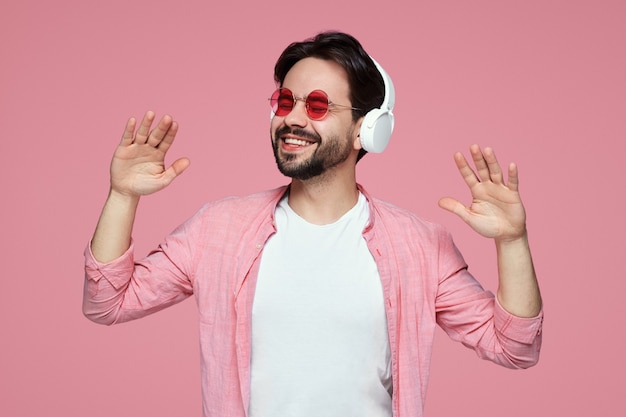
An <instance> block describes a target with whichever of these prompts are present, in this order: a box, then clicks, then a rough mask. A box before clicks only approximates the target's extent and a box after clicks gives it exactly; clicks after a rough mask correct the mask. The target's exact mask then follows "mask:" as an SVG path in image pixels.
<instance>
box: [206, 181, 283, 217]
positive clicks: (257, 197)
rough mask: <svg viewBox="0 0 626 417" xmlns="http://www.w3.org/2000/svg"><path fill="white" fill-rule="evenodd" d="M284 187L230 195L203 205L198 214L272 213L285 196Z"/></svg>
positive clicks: (245, 214)
mask: <svg viewBox="0 0 626 417" xmlns="http://www.w3.org/2000/svg"><path fill="white" fill-rule="evenodd" d="M286 188H287V187H286V186H282V187H278V188H274V189H270V190H264V191H259V192H256V193H252V194H247V195H240V196H238V195H231V196H228V197H223V198H220V199H218V200H214V201H210V202H208V203H205V204H204V205H203V206H202V208H201V209H200V211H199V214H201V215H206V214H209V213H211V215H212V216H213V215H215V214H217V213H219V214H220V215H221V216H235V217H239V216H249V215H254V216H256V215H261V214H264V213H272V212H273V210H274V208H275V207H276V204H278V201H279V200H280V199H281V197H282V196H283V195H284V194H285V191H286Z"/></svg>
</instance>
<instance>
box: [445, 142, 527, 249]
mask: <svg viewBox="0 0 626 417" xmlns="http://www.w3.org/2000/svg"><path fill="white" fill-rule="evenodd" d="M470 154H471V156H472V159H473V161H474V166H475V167H476V171H474V170H472V168H471V167H470V165H469V164H468V162H467V160H466V159H465V157H464V156H463V154H461V153H460V152H457V153H456V154H455V155H454V161H455V162H456V166H457V168H458V169H459V172H460V173H461V176H462V177H463V179H464V180H465V183H466V184H467V186H468V187H469V189H470V192H471V194H472V203H471V204H470V205H469V206H465V205H464V204H462V203H461V202H460V201H458V200H456V199H453V198H450V197H445V198H442V199H441V200H439V206H440V207H441V208H443V209H445V210H448V211H450V212H452V213H455V214H456V215H458V216H459V217H460V218H461V219H462V220H463V221H464V222H466V223H467V224H468V225H470V226H471V227H472V228H473V229H474V230H475V231H476V232H478V233H480V234H481V235H483V236H485V237H490V238H494V239H496V240H499V241H511V240H515V239H518V238H521V237H524V236H525V234H526V213H525V210H524V206H523V204H522V200H521V199H520V196H519V192H518V184H519V181H518V172H517V166H516V165H515V164H510V165H509V167H508V181H507V182H505V179H504V175H503V173H502V169H501V168H500V164H499V163H498V161H497V159H496V155H495V153H494V152H493V149H491V148H485V149H481V148H480V147H479V146H478V145H472V146H471V147H470Z"/></svg>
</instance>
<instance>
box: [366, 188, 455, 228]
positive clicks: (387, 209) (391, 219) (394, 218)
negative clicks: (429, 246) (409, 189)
mask: <svg viewBox="0 0 626 417" xmlns="http://www.w3.org/2000/svg"><path fill="white" fill-rule="evenodd" d="M370 198H371V200H372V206H373V207H374V213H375V220H374V221H375V222H376V221H381V222H382V223H383V224H386V225H387V227H393V228H394V229H397V230H398V231H405V232H414V231H416V230H419V231H421V232H422V233H428V234H431V233H434V234H439V233H442V232H443V233H446V230H445V228H444V227H443V226H442V225H440V224H438V223H434V222H432V221H430V220H426V219H424V218H423V217H421V216H419V215H418V214H416V213H414V212H413V211H410V210H408V209H406V208H403V207H399V206H397V205H395V204H393V203H390V202H388V201H385V200H381V199H379V198H376V197H370Z"/></svg>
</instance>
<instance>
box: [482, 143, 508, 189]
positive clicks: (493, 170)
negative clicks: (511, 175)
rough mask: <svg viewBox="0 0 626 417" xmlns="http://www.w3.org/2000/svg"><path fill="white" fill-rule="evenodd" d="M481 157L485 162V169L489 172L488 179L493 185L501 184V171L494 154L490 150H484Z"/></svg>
mask: <svg viewBox="0 0 626 417" xmlns="http://www.w3.org/2000/svg"><path fill="white" fill-rule="evenodd" d="M483 157H484V160H485V162H486V163H487V168H488V170H489V178H490V179H491V181H492V182H493V183H494V184H502V183H503V179H502V169H500V164H499V163H498V159H497V158H496V154H495V152H494V151H493V149H492V148H485V150H484V152H483Z"/></svg>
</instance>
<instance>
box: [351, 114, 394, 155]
mask: <svg viewBox="0 0 626 417" xmlns="http://www.w3.org/2000/svg"><path fill="white" fill-rule="evenodd" d="M393 124H394V120H393V114H392V113H390V112H389V111H388V110H382V109H373V110H370V111H369V112H368V113H367V114H366V115H365V118H364V119H363V123H361V130H360V132H359V134H360V139H361V146H362V147H363V149H365V150H366V151H367V152H372V153H381V152H382V151H384V150H385V148H386V147H387V145H388V144H389V139H391V132H392V131H393Z"/></svg>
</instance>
